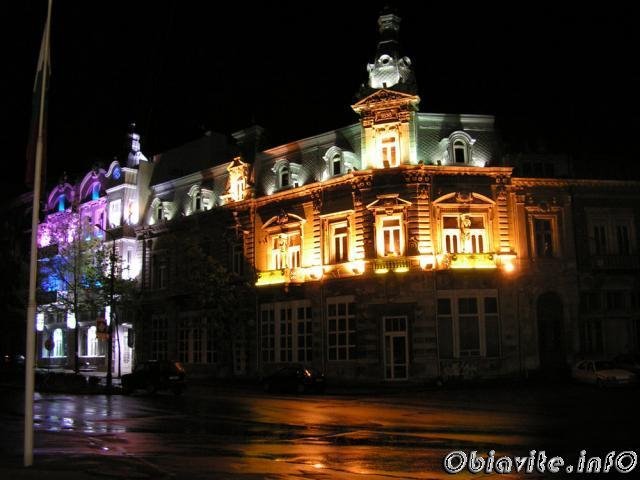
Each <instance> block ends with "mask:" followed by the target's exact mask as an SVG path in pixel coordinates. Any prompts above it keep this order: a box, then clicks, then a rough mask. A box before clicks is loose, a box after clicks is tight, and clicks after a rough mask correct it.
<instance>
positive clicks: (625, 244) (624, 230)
mask: <svg viewBox="0 0 640 480" xmlns="http://www.w3.org/2000/svg"><path fill="white" fill-rule="evenodd" d="M616 241H617V244H618V245H617V246H618V254H619V255H629V253H630V252H629V228H628V227H627V225H619V224H618V225H616Z"/></svg>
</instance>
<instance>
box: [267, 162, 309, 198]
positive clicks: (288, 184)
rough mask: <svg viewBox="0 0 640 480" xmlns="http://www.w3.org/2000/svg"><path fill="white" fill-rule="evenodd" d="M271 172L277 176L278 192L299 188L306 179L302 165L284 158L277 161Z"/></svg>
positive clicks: (276, 185) (276, 186)
mask: <svg viewBox="0 0 640 480" xmlns="http://www.w3.org/2000/svg"><path fill="white" fill-rule="evenodd" d="M271 171H272V172H273V173H275V175H276V181H275V189H276V190H285V189H287V188H297V187H299V186H300V185H301V184H302V183H303V180H304V178H306V176H305V175H304V174H303V170H302V166H301V165H300V164H298V163H294V162H289V161H288V160H286V159H284V158H282V159H280V160H278V161H276V162H275V164H274V165H273V167H272V168H271Z"/></svg>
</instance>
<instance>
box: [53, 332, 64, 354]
mask: <svg viewBox="0 0 640 480" xmlns="http://www.w3.org/2000/svg"><path fill="white" fill-rule="evenodd" d="M64 352H65V348H64V333H63V331H62V329H61V328H56V329H55V330H54V331H53V351H52V353H51V356H52V357H64V356H65V354H64Z"/></svg>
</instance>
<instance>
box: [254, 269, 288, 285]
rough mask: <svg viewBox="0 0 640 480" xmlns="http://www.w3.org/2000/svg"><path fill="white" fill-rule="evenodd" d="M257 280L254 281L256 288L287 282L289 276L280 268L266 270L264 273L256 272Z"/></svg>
mask: <svg viewBox="0 0 640 480" xmlns="http://www.w3.org/2000/svg"><path fill="white" fill-rule="evenodd" d="M257 276H258V279H257V281H256V286H258V287H260V286H263V285H276V284H279V283H285V282H287V280H288V278H289V275H287V270H286V269H284V268H282V269H279V270H266V271H264V272H258V274H257Z"/></svg>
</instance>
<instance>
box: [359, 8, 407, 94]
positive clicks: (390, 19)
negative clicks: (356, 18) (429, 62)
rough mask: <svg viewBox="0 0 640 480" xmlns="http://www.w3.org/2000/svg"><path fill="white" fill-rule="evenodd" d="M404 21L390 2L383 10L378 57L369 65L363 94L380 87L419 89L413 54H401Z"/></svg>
mask: <svg viewBox="0 0 640 480" xmlns="http://www.w3.org/2000/svg"><path fill="white" fill-rule="evenodd" d="M400 21H401V18H400V17H399V16H398V15H396V13H395V12H394V11H393V10H392V9H391V8H389V7H388V6H387V7H385V8H384V9H383V11H382V12H381V13H380V16H379V17H378V34H379V39H378V46H377V48H376V58H375V60H374V62H373V63H369V64H368V65H367V71H368V72H369V81H368V82H367V85H366V86H364V85H363V88H362V89H361V92H360V95H359V96H360V97H364V96H366V95H369V94H371V93H372V92H373V91H374V90H377V89H380V88H387V89H391V90H397V91H401V92H405V93H410V94H415V93H417V86H416V82H415V77H414V75H413V72H412V71H411V60H410V59H409V57H401V56H400V52H401V48H400V40H399V34H400Z"/></svg>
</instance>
